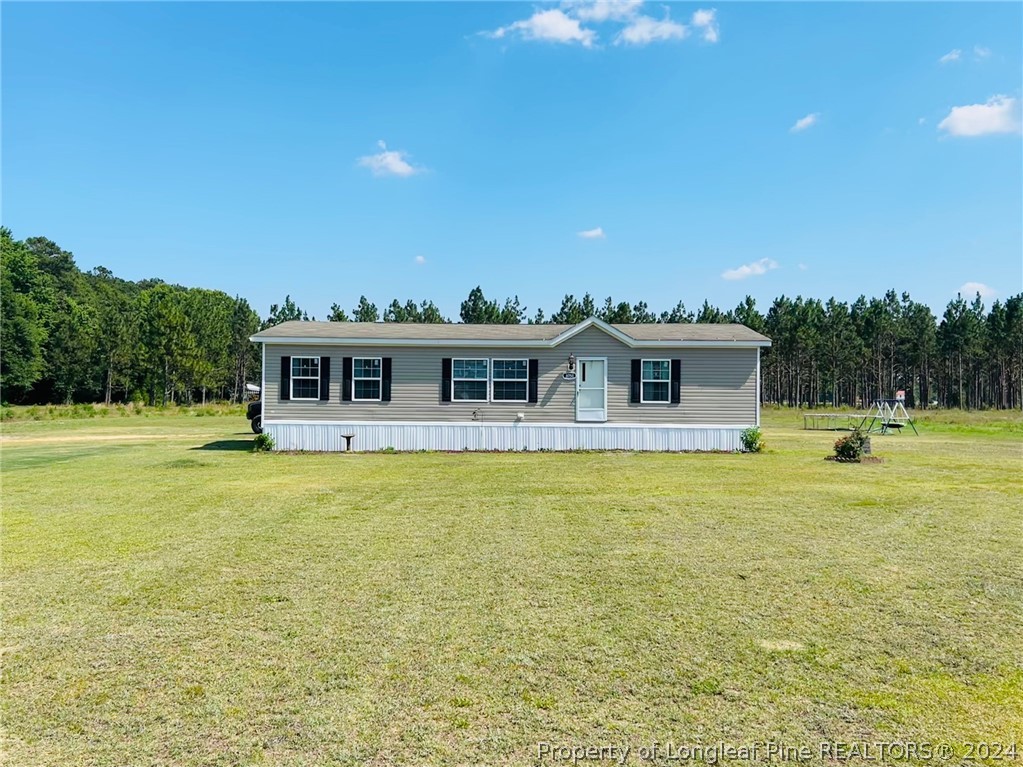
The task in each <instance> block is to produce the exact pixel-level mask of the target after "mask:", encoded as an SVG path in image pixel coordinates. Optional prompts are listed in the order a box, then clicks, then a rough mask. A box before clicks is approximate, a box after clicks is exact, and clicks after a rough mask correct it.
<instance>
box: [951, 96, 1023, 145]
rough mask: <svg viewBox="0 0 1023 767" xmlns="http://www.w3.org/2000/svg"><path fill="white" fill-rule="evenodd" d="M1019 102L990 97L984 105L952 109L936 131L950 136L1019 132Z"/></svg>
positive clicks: (1006, 97)
mask: <svg viewBox="0 0 1023 767" xmlns="http://www.w3.org/2000/svg"><path fill="white" fill-rule="evenodd" d="M1019 128H1020V122H1019V102H1018V101H1016V99H1014V98H1010V97H1008V96H992V97H991V98H989V99H988V100H987V103H985V104H968V105H966V106H961V107H952V111H950V112H949V113H948V116H947V117H945V119H944V120H942V121H941V122H940V123H938V130H943V131H945V132H946V133H948V134H949V135H950V136H987V135H990V134H993V133H1016V132H1018V131H1019Z"/></svg>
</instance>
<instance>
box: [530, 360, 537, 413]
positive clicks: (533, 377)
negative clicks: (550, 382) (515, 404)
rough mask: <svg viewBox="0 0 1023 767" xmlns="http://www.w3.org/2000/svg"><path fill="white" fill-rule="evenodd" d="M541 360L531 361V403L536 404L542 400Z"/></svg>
mask: <svg viewBox="0 0 1023 767" xmlns="http://www.w3.org/2000/svg"><path fill="white" fill-rule="evenodd" d="M539 379H540V360H530V361H529V401H530V402H532V403H536V402H537V401H539V399H540V380H539Z"/></svg>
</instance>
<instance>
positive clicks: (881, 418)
mask: <svg viewBox="0 0 1023 767" xmlns="http://www.w3.org/2000/svg"><path fill="white" fill-rule="evenodd" d="M899 395H901V396H896V398H895V399H876V400H874V402H873V404H872V405H871V406H870V410H869V411H868V412H866V413H803V428H804V429H807V430H815V431H856V430H859V431H862V432H863V433H864V434H888V433H889V432H894V433H896V434H898V433H901V432H902V430H903V429H904V428H905V427H907V426H908V427H910V428H911V429H912V430H913V433H914V434H916V435H917V436H919V435H920V432H918V431H917V430H916V424H915V423H913V418H912V417H911V416H910V415H909V411H907V410H906V396H905V393H904V392H901V391H900V392H899Z"/></svg>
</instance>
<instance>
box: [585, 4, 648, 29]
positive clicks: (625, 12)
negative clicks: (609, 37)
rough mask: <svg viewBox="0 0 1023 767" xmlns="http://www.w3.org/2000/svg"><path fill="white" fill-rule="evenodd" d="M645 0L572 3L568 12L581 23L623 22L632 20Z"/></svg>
mask: <svg viewBox="0 0 1023 767" xmlns="http://www.w3.org/2000/svg"><path fill="white" fill-rule="evenodd" d="M641 5H643V0H595V2H592V3H571V4H569V5H567V6H566V8H567V10H568V12H569V13H570V14H572V16H574V17H575V18H577V19H579V20H580V21H593V22H596V23H598V24H599V23H601V22H604V21H622V20H623V19H629V18H632V17H633V16H634V15H635V14H636V11H638V10H639V7H640V6H641Z"/></svg>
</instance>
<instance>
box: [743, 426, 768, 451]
mask: <svg viewBox="0 0 1023 767" xmlns="http://www.w3.org/2000/svg"><path fill="white" fill-rule="evenodd" d="M739 439H741V440H742V452H744V453H759V452H761V451H762V450H763V449H764V446H765V444H766V443H765V442H764V435H763V433H761V431H760V427H759V426H751V427H750V428H748V429H743V430H742V434H740V435H739Z"/></svg>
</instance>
